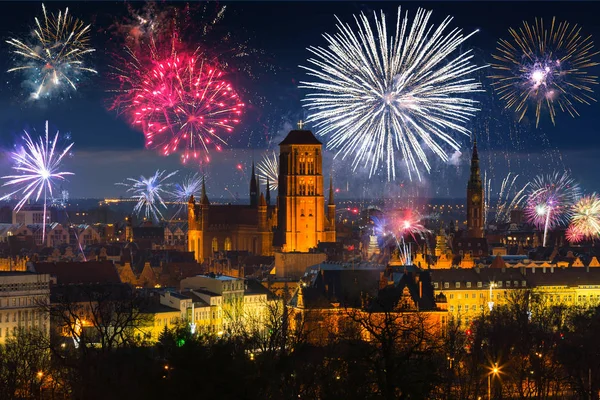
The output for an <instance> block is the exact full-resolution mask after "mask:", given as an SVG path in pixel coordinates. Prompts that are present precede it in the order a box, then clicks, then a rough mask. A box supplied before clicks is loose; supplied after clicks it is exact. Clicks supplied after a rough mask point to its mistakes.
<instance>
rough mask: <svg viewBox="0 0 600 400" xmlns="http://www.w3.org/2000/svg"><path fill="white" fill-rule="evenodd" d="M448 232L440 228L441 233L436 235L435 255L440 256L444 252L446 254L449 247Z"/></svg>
mask: <svg viewBox="0 0 600 400" xmlns="http://www.w3.org/2000/svg"><path fill="white" fill-rule="evenodd" d="M446 241H447V238H446V232H444V229H442V228H440V231H439V233H438V234H437V236H436V237H435V256H436V257H440V256H441V255H442V254H446V252H447V251H448V247H447V246H446Z"/></svg>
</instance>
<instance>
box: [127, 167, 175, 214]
mask: <svg viewBox="0 0 600 400" xmlns="http://www.w3.org/2000/svg"><path fill="white" fill-rule="evenodd" d="M176 173H177V171H175V172H171V173H170V174H167V173H166V171H160V170H157V171H156V172H155V173H154V175H152V176H151V177H149V178H146V177H144V176H140V178H139V179H135V178H127V180H126V181H125V182H122V183H117V185H121V186H127V188H128V189H127V191H128V192H131V193H133V195H132V196H131V198H132V199H135V200H137V201H138V202H137V204H136V205H135V207H134V208H133V211H134V212H135V213H136V214H137V215H138V216H139V215H140V214H141V213H142V212H143V213H144V217H145V218H146V219H150V218H152V219H153V220H154V221H155V222H157V221H159V220H160V218H163V215H162V213H161V211H160V206H162V207H163V208H165V209H166V208H167V205H166V204H165V202H164V201H163V199H162V196H170V191H169V190H168V185H167V183H166V181H167V180H168V179H169V178H171V177H172V176H173V175H175V174H176Z"/></svg>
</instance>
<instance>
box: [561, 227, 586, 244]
mask: <svg viewBox="0 0 600 400" xmlns="http://www.w3.org/2000/svg"><path fill="white" fill-rule="evenodd" d="M565 238H566V239H567V240H568V241H569V243H579V242H581V241H582V240H583V234H582V233H581V232H580V231H579V230H578V229H577V228H575V226H573V225H569V227H568V228H567V230H566V231H565Z"/></svg>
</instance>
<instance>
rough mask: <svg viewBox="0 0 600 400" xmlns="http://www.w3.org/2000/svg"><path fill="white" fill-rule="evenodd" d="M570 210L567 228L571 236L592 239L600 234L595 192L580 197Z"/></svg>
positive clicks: (598, 211)
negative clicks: (570, 214) (569, 221)
mask: <svg viewBox="0 0 600 400" xmlns="http://www.w3.org/2000/svg"><path fill="white" fill-rule="evenodd" d="M571 212H572V216H571V225H570V226H569V229H571V232H572V237H573V238H576V237H578V238H579V240H582V239H584V238H585V239H594V238H597V237H598V236H599V235H600V198H599V197H598V195H596V193H593V194H591V195H588V196H584V197H582V198H580V199H579V200H578V201H577V202H576V203H575V204H574V205H573V208H572V210H571ZM569 241H572V240H569ZM573 241H574V242H577V241H575V240H573Z"/></svg>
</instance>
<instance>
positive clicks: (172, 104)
mask: <svg viewBox="0 0 600 400" xmlns="http://www.w3.org/2000/svg"><path fill="white" fill-rule="evenodd" d="M222 75H223V73H222V72H221V71H219V70H218V69H217V68H216V67H214V66H210V65H209V64H208V63H206V62H205V61H203V60H201V59H199V58H198V55H194V56H191V57H186V56H184V55H181V56H176V57H174V58H172V59H168V60H165V61H163V62H160V63H157V65H156V66H155V67H154V68H153V69H152V70H150V71H147V73H145V74H144V78H143V80H142V82H141V86H140V87H138V88H136V89H135V90H134V91H133V92H132V95H133V96H134V97H133V100H132V105H133V108H132V117H133V124H134V125H140V126H141V127H142V129H143V131H144V134H145V136H146V146H148V147H152V148H156V149H159V150H160V151H161V152H162V153H163V154H164V155H169V154H170V153H172V152H181V157H182V161H183V162H186V161H188V160H189V159H190V158H194V159H197V158H198V157H199V156H200V155H201V154H204V155H205V156H204V159H205V161H207V162H208V161H209V157H208V152H209V146H213V147H214V148H215V149H216V150H217V151H221V149H222V146H223V145H226V144H227V141H226V139H225V137H224V136H223V134H229V133H231V132H232V131H233V127H234V125H236V124H237V123H239V117H240V115H241V113H242V109H243V107H244V104H243V103H242V102H241V101H240V99H239V97H238V95H237V93H236V92H235V90H233V88H232V86H231V85H230V84H229V83H228V82H226V81H224V80H223V78H222Z"/></svg>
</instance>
